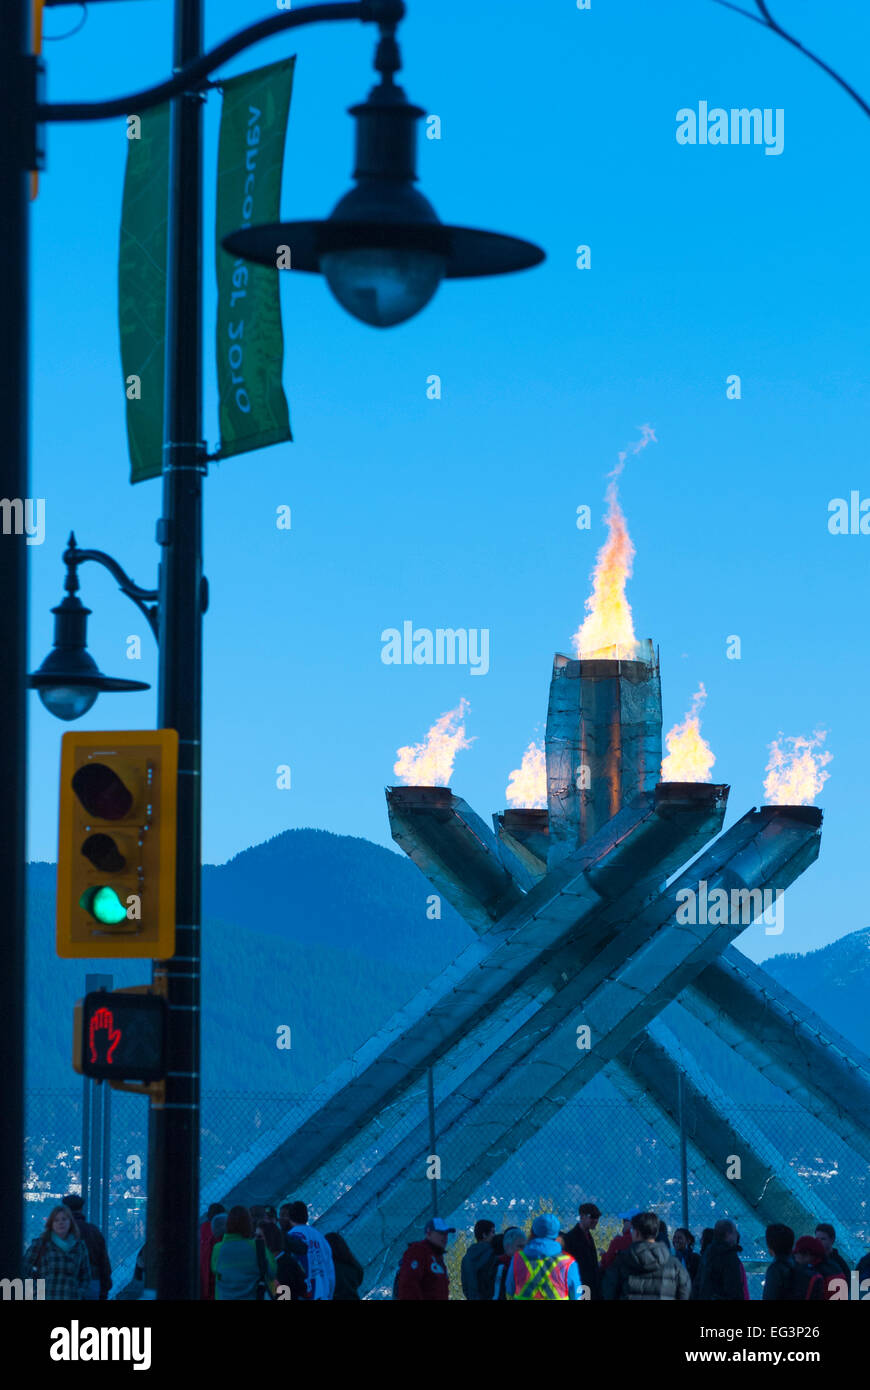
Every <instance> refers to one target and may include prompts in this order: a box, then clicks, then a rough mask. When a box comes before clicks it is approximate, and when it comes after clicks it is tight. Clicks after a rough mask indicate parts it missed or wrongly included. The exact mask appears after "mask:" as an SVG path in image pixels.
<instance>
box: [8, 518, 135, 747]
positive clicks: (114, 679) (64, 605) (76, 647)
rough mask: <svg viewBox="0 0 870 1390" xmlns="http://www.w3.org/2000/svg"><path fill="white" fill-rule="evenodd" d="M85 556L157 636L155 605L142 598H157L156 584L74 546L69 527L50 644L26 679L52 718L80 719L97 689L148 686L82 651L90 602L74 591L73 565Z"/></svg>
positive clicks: (85, 645) (105, 557)
mask: <svg viewBox="0 0 870 1390" xmlns="http://www.w3.org/2000/svg"><path fill="white" fill-rule="evenodd" d="M85 560H96V561H97V563H98V564H100V565H102V566H103V567H104V569H107V570H108V571H109V573H110V574H111V575H112V576H113V577H114V578H115V579H116V580H117V581H118V588H119V589H120V590H121V592H122V593H124V594H126V595H127V597H128V598H131V599H132V600H133V602H134V603H135V604H136V607H137V608H138V609H139V610H140V612H142V613H144V614H145V617H146V618H147V619H148V624H149V626H150V628H151V631H152V632H153V633H154V636H155V637H156V636H157V608H156V606H155V604H154V603H153V602H152V603H149V602H148V600H153V599H156V598H157V590H156V589H140V588H139V585H138V584H134V583H133V581H132V579H131V578H130V576H129V575H128V574H127V573H126V572H125V571H124V570H123V569H122V568H121V566H120V565H119V564H118V562H117V560H113V559H112V557H111V555H106V554H105V553H104V552H103V551H102V550H80V549H79V548H78V546H77V545H76V538H75V535H74V534H73V533H72V532H70V538H69V544H68V545H67V548H66V550H65V551H64V553H63V562H64V564H65V565H66V580H65V581H64V588H65V590H66V598H65V599H62V600H61V602H60V603H59V604H58V605H57V607H56V608H52V610H51V611H52V613H54V615H55V619H54V647H53V648H52V650H51V651H50V652H49V654H48V656H47V657H46V658H45V660H44V661H43V663H42V665H41V666H40V667H39V670H38V671H35V672H34V674H33V675H32V676H28V679H27V684H28V685H29V686H30V688H31V690H38V691H39V698H40V700H41V701H42V703H43V704H44V705H45V708H46V709H47V710H48V712H49V714H53V715H54V716H55V717H56V718H57V719H64V720H71V719H81V717H82V715H83V714H87V712H88V710H89V709H90V708H91V707H92V705H93V704H94V702H95V701H96V698H97V696H98V695H99V693H100V691H101V690H105V691H112V692H116V691H122V690H148V689H149V686H148V683H147V681H130V680H125V679H124V678H123V677H120V676H104V675H103V673H102V672H101V671H100V670H99V668H98V667H97V663H96V662H95V661H94V658H93V657H92V656H91V654H90V653H89V651H88V640H87V629H88V618H89V617H90V615H91V610H90V608H85V606H84V604H83V603H82V601H81V599H79V598H78V597H77V594H78V588H79V577H78V567H79V565H81V564H83V563H84V561H85Z"/></svg>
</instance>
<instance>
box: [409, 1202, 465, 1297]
mask: <svg viewBox="0 0 870 1390" xmlns="http://www.w3.org/2000/svg"><path fill="white" fill-rule="evenodd" d="M455 1230H456V1227H455V1226H448V1225H447V1222H446V1221H442V1220H441V1217H440V1216H433V1217H432V1218H431V1220H430V1221H429V1222H428V1223H427V1225H426V1232H425V1236H424V1238H423V1240H415V1241H412V1242H411V1244H410V1245H409V1246H408V1248H407V1250H406V1251H405V1253H404V1255H403V1256H402V1263H401V1264H400V1265H399V1273H398V1274H397V1276H396V1298H397V1299H398V1300H399V1301H401V1302H412V1301H415V1302H420V1301H425V1302H438V1301H440V1300H442V1299H446V1298H449V1297H450V1275H449V1274H448V1273H447V1265H446V1263H445V1261H444V1251H445V1250H446V1249H447V1240H448V1237H449V1236H450V1235H452V1233H453V1232H454V1231H455Z"/></svg>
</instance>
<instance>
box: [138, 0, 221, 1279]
mask: <svg viewBox="0 0 870 1390" xmlns="http://www.w3.org/2000/svg"><path fill="white" fill-rule="evenodd" d="M201 52H202V3H201V0H176V3H175V44H174V66H175V68H176V69H178V68H180V67H182V66H183V65H184V64H185V63H188V62H190V61H191V60H192V59H193V58H195V57H197V56H198V55H199V54H200V53H201ZM201 436H202V96H201V94H200V93H195V92H194V93H184V94H183V95H182V96H180V97H176V98H175V100H174V101H173V104H172V119H171V127H170V168H169V236H168V266H167V312H166V404H165V417H164V449H163V516H162V518H161V521H160V523H159V525H158V536H157V538H158V541H159V542H160V544H161V545H162V547H163V551H162V559H161V564H160V678H159V693H158V722H159V724H160V727H161V728H169V729H176V730H177V731H178V738H179V759H178V870H177V873H178V878H177V886H176V895H175V907H176V928H175V932H176V937H175V939H176V947H175V950H176V954H175V955H174V956H173V957H172V959H171V960H167V961H162V962H155V967H154V968H155V972H157V973H160V974H162V973H164V972H165V975H166V980H167V1002H168V1014H169V1047H168V1056H169V1069H168V1074H167V1080H166V1103H165V1106H155V1107H152V1110H151V1114H150V1135H149V1139H150V1143H149V1152H150V1162H149V1189H148V1241H147V1246H148V1252H149V1253H148V1268H147V1271H146V1290H147V1294H148V1295H150V1296H151V1297H154V1296H155V1293H156V1297H157V1298H159V1299H161V1300H179V1299H195V1298H196V1297H197V1296H198V1249H197V1217H198V1203H199V1098H200V1066H199V1056H200V1037H199V1025H200V859H201V787H200V738H201V723H202V613H203V608H204V594H205V585H204V581H203V577H202V482H203V476H204V474H205V471H206V463H205V446H204V444H203V442H202V437H201Z"/></svg>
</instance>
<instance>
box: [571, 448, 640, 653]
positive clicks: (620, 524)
mask: <svg viewBox="0 0 870 1390" xmlns="http://www.w3.org/2000/svg"><path fill="white" fill-rule="evenodd" d="M639 428H640V431H641V438H640V439H639V440H638V441H637V442H636V443H635V444H633V445H632V447H631V449H630V451H629V452H631V453H632V454H638V453H640V451H641V449H645V448H646V446H647V444H651V443H652V444H655V443H657V440H656V437H655V434H654V433H653V430H652V426H651V425H641V426H640V427H639ZM627 458H628V452H626V451H625V450H623V451H622V452H621V453H620V454H619V458H618V462H617V464H616V467H615V468H613V469H612V470H611V472H610V473H609V474H608V475H607V476H608V477H609V478H610V482H609V483H608V485H607V492H606V494H605V496H606V498H607V515H606V516H605V518H604V524H605V526H606V527H607V532H608V534H607V539H606V541H605V542H604V544H603V545H602V547H601V549H600V550H599V552H598V555H597V557H596V560H595V569H594V570H593V572H592V593H591V594H590V596H589V598H587V600H586V617H585V618H584V619H583V622H582V623H581V624H580V627H579V628H578V629H577V631H576V632H575V633H574V636H573V638H572V641H573V643H574V650H575V653H576V655H577V656H593V655H594V654H595V653H596V652H600V651H602V649H603V648H605V647H614V646H615V647H617V648H618V651H617V652H616V655H617V656H619V657H623V658H625V659H626V660H631V659H632V658H633V657H634V656H635V655H636V652H637V639H636V637H635V635H634V621H633V619H632V616H631V605H630V604H629V602H628V599H627V598H626V597H625V585H626V581H627V580H628V579H630V577H631V572H632V571H631V562H632V560H633V559H634V554H635V551H634V546H633V544H632V541H631V537H630V536H629V534H628V524H627V522H626V520H625V514H624V512H623V510H622V508H621V507H620V505H619V489H618V487H617V485H616V479H617V478H618V477H619V476H620V474H621V473H622V470H623V469H624V467H625V463H626V459H627Z"/></svg>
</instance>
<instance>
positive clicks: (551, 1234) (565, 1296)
mask: <svg viewBox="0 0 870 1390" xmlns="http://www.w3.org/2000/svg"><path fill="white" fill-rule="evenodd" d="M558 1237H559V1221H558V1218H557V1217H555V1216H552V1215H550V1213H549V1212H545V1213H544V1215H543V1216H536V1217H535V1219H534V1221H533V1222H532V1238H531V1240H530V1241H529V1242H528V1244H527V1245H526V1246H525V1248H524V1249H523V1250H518V1251H517V1252H516V1254H515V1255H514V1257H513V1259H512V1261H511V1263H510V1265H509V1266H508V1271H507V1280H506V1292H507V1296H508V1298H511V1299H525V1300H527V1301H530V1300H532V1299H562V1300H571V1301H576V1300H577V1299H582V1298H583V1297H584V1289H583V1285H582V1284H581V1283H580V1270H579V1267H578V1264H577V1261H576V1260H575V1259H574V1256H573V1255H566V1254H565V1251H564V1250H563V1249H562V1245H561V1242H560V1241H559V1239H558ZM588 1296H589V1295H588V1294H586V1297H588Z"/></svg>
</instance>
